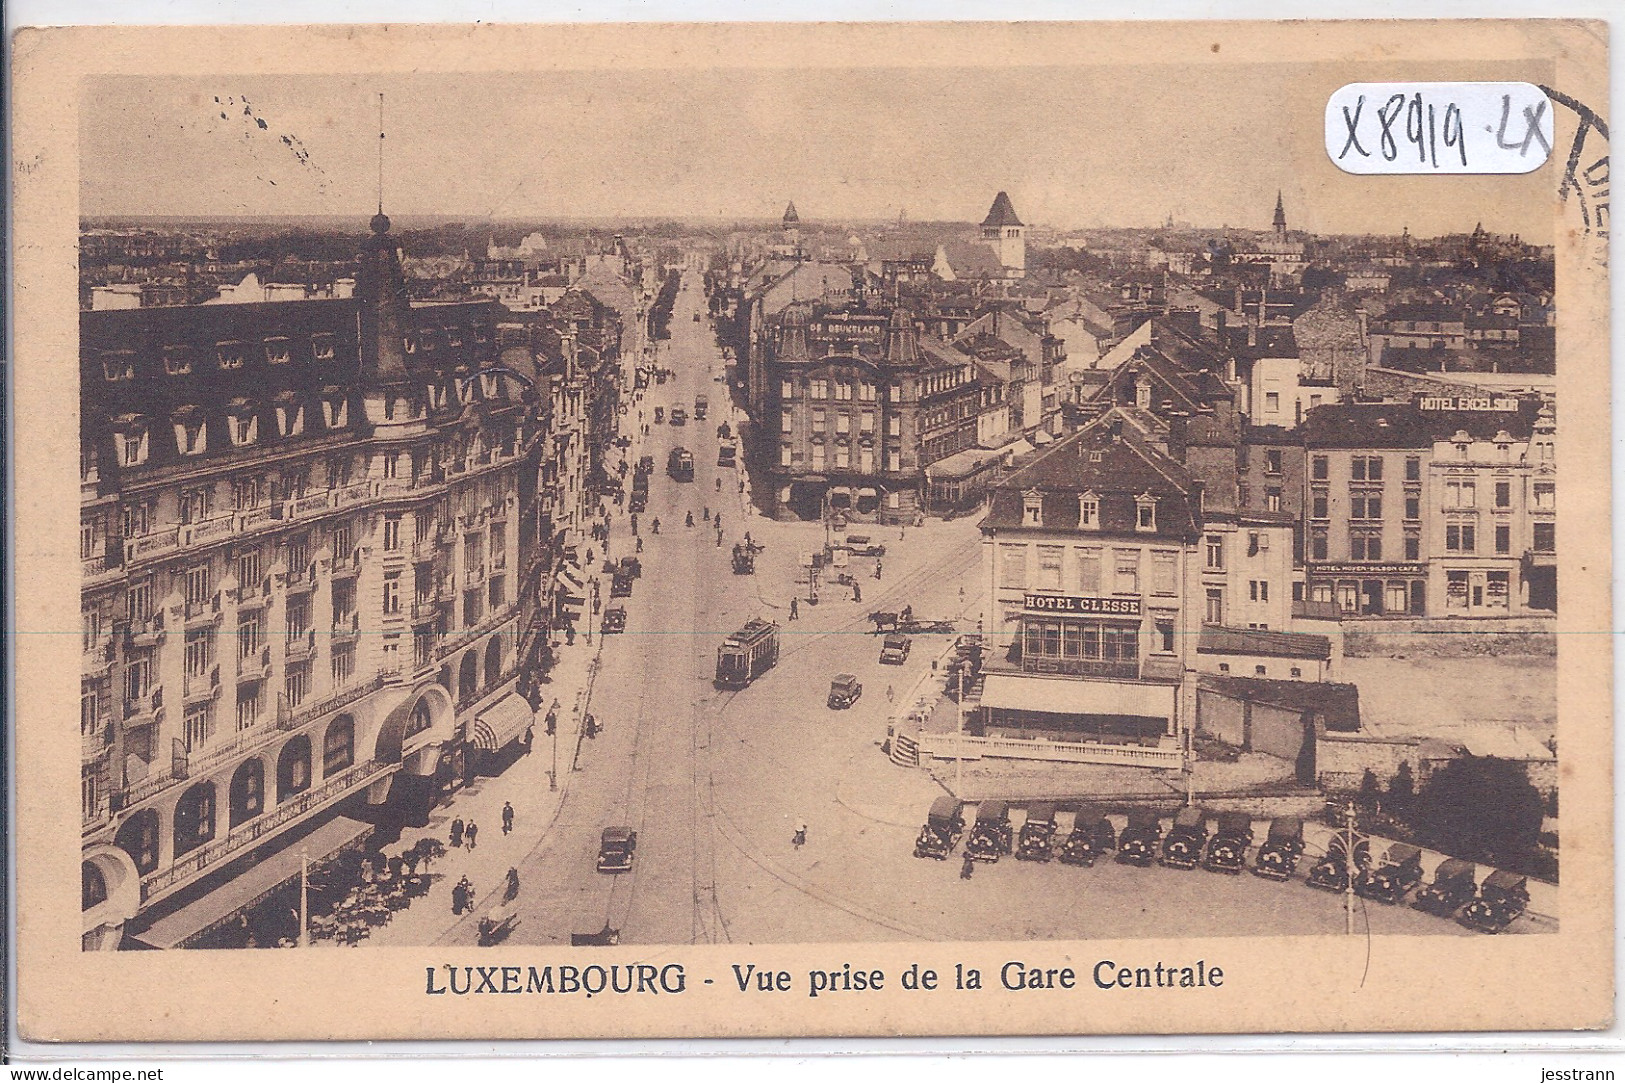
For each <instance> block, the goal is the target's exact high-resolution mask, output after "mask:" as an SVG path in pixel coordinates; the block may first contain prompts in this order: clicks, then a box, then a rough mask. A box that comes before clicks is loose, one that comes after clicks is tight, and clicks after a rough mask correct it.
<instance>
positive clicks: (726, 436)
mask: <svg viewBox="0 0 1625 1083" xmlns="http://www.w3.org/2000/svg"><path fill="white" fill-rule="evenodd" d="M717 439H718V440H731V439H733V429H732V428H730V427H729V425H728V423H727V422H726V421H724V422H723V423H722V424H720V425H718V426H717Z"/></svg>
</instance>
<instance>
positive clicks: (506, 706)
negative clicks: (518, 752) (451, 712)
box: [473, 693, 534, 752]
mask: <svg viewBox="0 0 1625 1083" xmlns="http://www.w3.org/2000/svg"><path fill="white" fill-rule="evenodd" d="M533 723H534V715H532V714H531V710H530V704H529V703H526V702H525V697H524V696H520V695H516V694H511V693H510V694H509V695H506V696H503V697H502V698H501V699H499V700H497V701H496V703H495V704H493V705H492V706H491V707H488V708H487V709H485V710H483V711H481V712H480V713H479V716H478V717H477V718H476V719H475V720H474V734H473V736H474V747H475V748H479V749H484V750H485V751H486V752H496V751H497V750H499V749H501V748H503V747H505V746H507V745H509V744H511V743H513V742H514V741H517V740H519V738H521V737H523V736H524V735H525V731H526V730H528V729H530V727H531V726H532V724H533Z"/></svg>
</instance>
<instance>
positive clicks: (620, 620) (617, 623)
mask: <svg viewBox="0 0 1625 1083" xmlns="http://www.w3.org/2000/svg"><path fill="white" fill-rule="evenodd" d="M602 631H603V633H604V634H605V635H614V634H615V633H617V632H624V631H626V606H624V605H612V606H610V607H609V608H608V609H606V610H604V624H603V628H602Z"/></svg>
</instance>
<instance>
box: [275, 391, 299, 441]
mask: <svg viewBox="0 0 1625 1083" xmlns="http://www.w3.org/2000/svg"><path fill="white" fill-rule="evenodd" d="M276 427H277V431H278V432H280V433H281V434H282V435H283V436H298V435H299V434H300V433H302V432H304V431H305V407H304V404H303V403H301V402H300V401H299V400H298V399H296V398H295V397H294V396H293V394H292V393H291V392H288V391H284V392H282V394H280V395H278V396H277V397H276Z"/></svg>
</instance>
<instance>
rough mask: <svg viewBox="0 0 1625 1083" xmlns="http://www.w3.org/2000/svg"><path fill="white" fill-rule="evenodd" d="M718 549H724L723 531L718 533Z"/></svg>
mask: <svg viewBox="0 0 1625 1083" xmlns="http://www.w3.org/2000/svg"><path fill="white" fill-rule="evenodd" d="M717 548H718V549H721V548H722V531H720V530H719V531H717Z"/></svg>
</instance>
